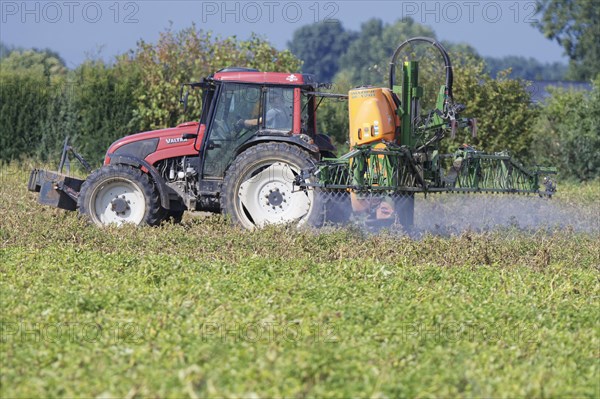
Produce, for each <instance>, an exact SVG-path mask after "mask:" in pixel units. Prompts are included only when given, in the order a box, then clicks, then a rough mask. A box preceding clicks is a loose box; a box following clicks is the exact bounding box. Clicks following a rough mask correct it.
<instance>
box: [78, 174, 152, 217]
mask: <svg viewBox="0 0 600 399" xmlns="http://www.w3.org/2000/svg"><path fill="white" fill-rule="evenodd" d="M90 205H91V206H90V214H91V217H92V219H93V221H94V222H95V223H96V224H99V225H108V224H116V225H122V224H124V223H133V224H136V225H137V224H140V223H141V222H142V220H143V219H144V214H145V213H146V201H145V198H144V193H143V192H142V190H141V189H140V188H139V187H138V186H137V185H136V184H134V183H133V182H131V181H129V180H126V179H111V180H109V181H106V182H104V183H103V184H100V185H99V186H98V187H97V188H96V189H95V190H94V192H93V193H92V195H91V200H90Z"/></svg>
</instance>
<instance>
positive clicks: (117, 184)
mask: <svg viewBox="0 0 600 399" xmlns="http://www.w3.org/2000/svg"><path fill="white" fill-rule="evenodd" d="M77 205H78V207H79V213H81V214H82V215H84V216H85V217H87V218H88V219H89V220H90V221H91V222H93V223H94V224H96V225H98V226H105V225H109V224H115V225H122V224H124V223H132V224H135V225H144V224H146V225H150V226H154V225H158V224H160V222H161V221H162V220H163V218H164V216H165V211H164V210H163V209H162V208H161V206H160V198H159V195H158V191H157V190H156V187H155V186H154V182H152V180H151V179H150V177H149V176H148V175H147V174H146V173H144V172H142V171H141V170H139V169H136V168H133V167H131V166H128V165H108V166H103V167H102V168H100V169H97V170H95V171H94V172H93V173H92V174H91V175H90V176H89V177H88V178H87V179H86V181H85V182H84V183H83V185H82V186H81V192H80V194H79V200H78V201H77Z"/></svg>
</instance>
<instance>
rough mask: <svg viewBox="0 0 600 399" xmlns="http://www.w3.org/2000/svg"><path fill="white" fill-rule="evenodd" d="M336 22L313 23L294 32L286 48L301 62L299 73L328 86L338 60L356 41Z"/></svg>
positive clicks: (354, 37)
mask: <svg viewBox="0 0 600 399" xmlns="http://www.w3.org/2000/svg"><path fill="white" fill-rule="evenodd" d="M357 36H358V35H357V33H355V32H349V31H346V30H344V27H343V26H342V25H341V24H340V23H337V22H328V21H324V22H316V23H314V24H311V25H305V26H302V27H301V28H299V29H297V30H296V31H294V36H293V38H292V41H290V42H288V48H289V49H290V51H291V52H292V53H293V54H294V55H295V56H296V57H298V58H299V59H301V60H303V61H304V64H303V66H302V70H303V71H304V72H306V73H312V74H314V75H316V77H317V80H319V81H321V82H331V81H332V80H333V77H334V76H335V74H336V73H337V72H338V69H339V65H340V58H341V57H342V55H343V54H344V53H345V52H346V50H347V49H348V46H349V45H350V43H352V41H354V39H356V37H357Z"/></svg>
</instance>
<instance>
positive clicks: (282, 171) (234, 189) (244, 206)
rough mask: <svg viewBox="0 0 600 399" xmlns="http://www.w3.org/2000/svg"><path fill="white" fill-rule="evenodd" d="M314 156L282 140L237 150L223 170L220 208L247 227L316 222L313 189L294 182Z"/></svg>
mask: <svg viewBox="0 0 600 399" xmlns="http://www.w3.org/2000/svg"><path fill="white" fill-rule="evenodd" d="M314 164H315V159H314V158H313V157H311V156H310V154H308V153H307V152H306V151H304V150H302V149H301V148H299V147H297V146H295V145H290V144H286V143H261V144H257V145H256V146H254V147H251V148H249V149H247V150H246V151H244V152H243V153H241V154H240V155H239V156H238V157H237V158H236V159H235V161H234V162H233V163H232V164H231V166H230V167H229V168H228V169H227V172H226V173H225V178H224V181H223V189H222V192H221V210H222V211H223V213H224V214H226V215H228V216H229V217H230V218H231V221H232V222H233V223H235V224H238V225H240V226H242V227H244V228H247V229H254V228H257V227H258V228H260V227H264V226H265V225H268V224H287V223H289V224H294V225H297V226H318V225H320V224H322V219H323V207H322V205H321V200H320V198H319V196H318V195H317V193H315V191H314V190H303V189H300V188H299V187H298V186H296V185H294V181H295V179H296V176H298V175H299V174H300V172H301V170H302V169H305V168H310V167H312V166H314Z"/></svg>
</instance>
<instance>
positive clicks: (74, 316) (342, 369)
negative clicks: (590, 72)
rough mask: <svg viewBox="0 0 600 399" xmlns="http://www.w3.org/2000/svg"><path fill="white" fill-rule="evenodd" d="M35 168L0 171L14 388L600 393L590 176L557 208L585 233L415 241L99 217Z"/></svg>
mask: <svg viewBox="0 0 600 399" xmlns="http://www.w3.org/2000/svg"><path fill="white" fill-rule="evenodd" d="M26 180H27V171H26V170H25V169H24V168H18V167H17V166H9V167H7V166H5V167H4V168H3V169H2V175H1V182H2V184H1V186H0V192H1V197H0V213H1V217H0V242H1V249H0V259H1V260H0V295H1V298H0V300H1V303H0V304H1V308H2V312H1V315H0V322H1V331H0V332H1V341H0V360H1V379H0V396H1V397H2V398H13V397H21V398H30V397H56V396H63V397H75V396H76V397H127V398H134V397H140V398H141V397H190V398H200V397H242V396H243V397H282V396H287V397H366V396H369V397H474V396H477V397H507V398H509V397H510V398H514V397H563V396H570V397H589V398H597V397H599V396H600V388H599V381H600V375H599V370H600V349H599V348H600V324H599V320H600V310H599V309H600V306H599V305H600V299H599V295H600V284H599V277H600V273H599V272H600V269H599V267H600V266H599V265H600V234H599V233H598V217H599V216H598V203H599V201H600V188H599V187H598V183H597V182H596V183H589V184H579V185H574V184H573V185H564V186H559V190H560V191H559V194H558V195H557V196H556V198H554V199H553V200H552V201H553V204H554V205H553V206H556V207H557V209H561V210H563V211H564V212H565V214H567V215H571V217H572V222H573V224H574V225H577V224H581V223H584V224H585V225H586V226H588V227H590V226H591V228H587V230H586V229H583V230H581V229H578V228H569V227H561V228H555V229H553V230H552V229H551V230H552V231H548V230H537V229H533V228H531V227H528V228H527V229H526V230H523V229H519V228H517V227H516V226H512V225H508V226H504V227H501V228H499V229H496V230H494V231H483V230H471V231H469V230H467V231H459V230H456V231H457V232H456V234H450V235H446V236H439V235H432V234H424V235H422V236H420V237H418V238H410V237H406V236H401V235H398V234H394V233H392V232H382V233H380V234H369V233H365V232H362V231H360V230H359V229H357V228H345V229H326V230H324V231H320V232H316V231H310V230H301V231H298V230H294V229H291V228H286V227H270V228H266V229H264V230H261V231H256V232H247V231H242V230H239V229H236V228H233V227H231V226H229V225H228V224H227V223H226V222H225V221H224V220H223V219H222V218H221V217H219V216H213V217H189V216H186V218H184V222H183V224H181V225H163V226H161V227H159V228H146V227H144V228H133V227H130V226H127V227H124V228H121V229H117V228H104V229H99V228H96V227H93V226H89V225H87V224H86V223H85V222H84V221H82V220H81V219H80V218H78V217H77V215H76V214H75V213H67V212H64V211H60V210H55V209H50V208H47V207H42V206H40V205H37V204H36V201H35V195H34V194H33V193H29V192H27V191H26ZM534 200H535V199H534ZM540 201H541V200H540ZM420 217H421V218H424V216H420ZM580 218H584V219H586V220H578V219H580ZM449 219H450V218H449Z"/></svg>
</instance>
